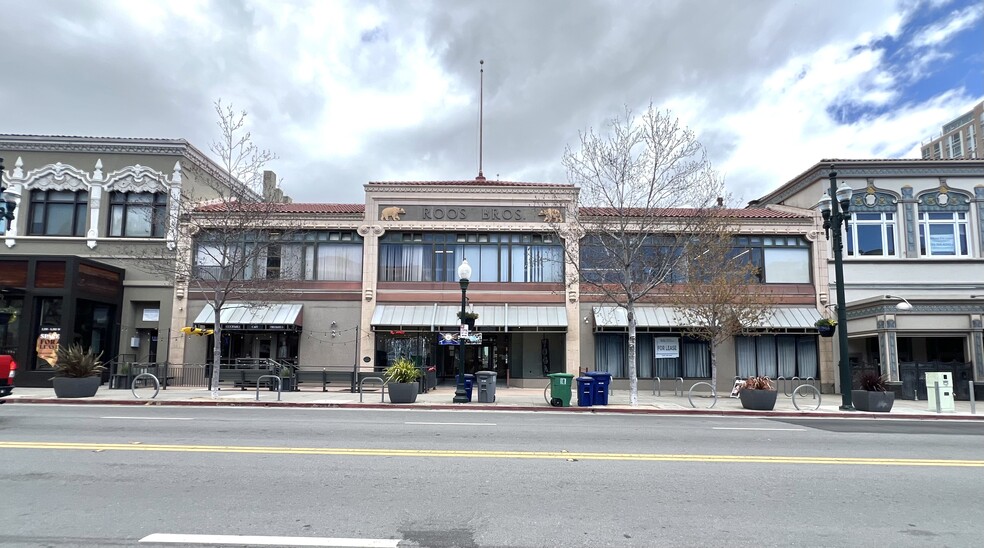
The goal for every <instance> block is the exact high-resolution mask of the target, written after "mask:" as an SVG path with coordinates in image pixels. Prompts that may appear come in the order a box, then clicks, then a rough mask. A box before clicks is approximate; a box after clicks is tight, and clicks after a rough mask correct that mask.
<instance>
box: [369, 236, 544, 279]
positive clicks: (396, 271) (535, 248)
mask: <svg viewBox="0 0 984 548" xmlns="http://www.w3.org/2000/svg"><path fill="white" fill-rule="evenodd" d="M462 259H468V264H470V265H471V267H472V278H471V281H473V282H515V283H529V282H546V283H559V282H562V281H563V280H564V252H563V248H562V247H561V244H560V242H559V241H558V240H557V239H556V238H555V237H554V236H553V235H550V234H454V233H419V232H418V233H410V232H404V233H399V232H397V233H390V234H386V235H385V236H384V237H383V238H382V240H381V241H380V245H379V278H380V281H384V282H453V281H457V279H458V277H457V273H456V272H457V268H458V265H459V264H460V263H461V260H462Z"/></svg>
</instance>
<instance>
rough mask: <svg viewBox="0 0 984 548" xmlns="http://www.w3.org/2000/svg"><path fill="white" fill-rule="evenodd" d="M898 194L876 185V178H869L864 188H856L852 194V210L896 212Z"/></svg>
mask: <svg viewBox="0 0 984 548" xmlns="http://www.w3.org/2000/svg"><path fill="white" fill-rule="evenodd" d="M898 202H899V198H898V196H897V195H896V194H895V193H893V192H889V191H886V190H884V189H879V188H878V187H876V186H875V180H874V179H871V178H869V179H868V186H867V187H865V188H864V190H855V191H854V193H853V194H852V195H851V210H852V211H853V212H857V211H864V210H868V211H873V212H882V213H895V212H896V211H897V210H898V207H897V204H898Z"/></svg>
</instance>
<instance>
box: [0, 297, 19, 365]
mask: <svg viewBox="0 0 984 548" xmlns="http://www.w3.org/2000/svg"><path fill="white" fill-rule="evenodd" d="M23 318H24V298H23V297H21V296H14V295H12V294H8V293H7V292H3V293H0V354H9V355H11V356H16V355H17V350H18V342H17V341H18V337H19V336H20V330H21V325H23V322H22V321H21V320H22V319H23Z"/></svg>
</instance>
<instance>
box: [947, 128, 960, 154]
mask: <svg viewBox="0 0 984 548" xmlns="http://www.w3.org/2000/svg"><path fill="white" fill-rule="evenodd" d="M961 156H963V142H962V141H961V140H960V132H959V131H958V132H956V133H954V134H953V135H951V136H950V158H960V157H961Z"/></svg>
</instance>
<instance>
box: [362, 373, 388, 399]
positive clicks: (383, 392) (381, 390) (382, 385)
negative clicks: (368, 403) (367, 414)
mask: <svg viewBox="0 0 984 548" xmlns="http://www.w3.org/2000/svg"><path fill="white" fill-rule="evenodd" d="M366 381H372V382H378V383H379V401H380V402H382V403H386V383H385V382H383V378H382V377H362V379H361V380H359V403H362V385H363V384H365V382H366Z"/></svg>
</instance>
